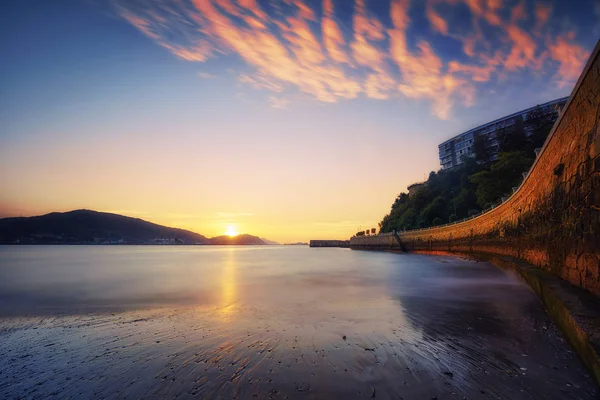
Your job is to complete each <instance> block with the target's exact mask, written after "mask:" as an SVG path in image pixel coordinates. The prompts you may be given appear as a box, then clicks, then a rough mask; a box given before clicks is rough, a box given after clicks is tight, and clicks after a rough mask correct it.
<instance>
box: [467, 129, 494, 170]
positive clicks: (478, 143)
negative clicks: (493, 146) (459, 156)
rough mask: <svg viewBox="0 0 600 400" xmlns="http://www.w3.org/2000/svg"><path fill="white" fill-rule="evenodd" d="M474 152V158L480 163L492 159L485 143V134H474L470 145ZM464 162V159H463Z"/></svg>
mask: <svg viewBox="0 0 600 400" xmlns="http://www.w3.org/2000/svg"><path fill="white" fill-rule="evenodd" d="M471 149H472V150H473V153H474V154H475V160H476V161H477V162H480V163H482V164H489V163H490V162H491V160H492V153H491V151H490V149H489V147H488V145H487V136H486V135H476V136H475V139H473V146H471ZM463 162H464V161H463Z"/></svg>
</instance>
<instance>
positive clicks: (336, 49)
mask: <svg viewBox="0 0 600 400" xmlns="http://www.w3.org/2000/svg"><path fill="white" fill-rule="evenodd" d="M321 26H322V30H323V42H324V44H325V49H327V53H328V54H329V57H331V59H332V60H333V61H335V62H338V63H348V56H347V55H346V52H345V51H344V46H345V44H346V43H345V41H344V37H343V36H342V32H341V31H340V28H339V27H338V24H337V22H336V21H335V19H333V1H332V0H324V1H323V20H322V22H321Z"/></svg>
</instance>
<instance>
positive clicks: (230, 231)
mask: <svg viewBox="0 0 600 400" xmlns="http://www.w3.org/2000/svg"><path fill="white" fill-rule="evenodd" d="M225 234H226V235H227V236H237V235H239V232H238V230H237V226H235V225H227V230H226V231H225Z"/></svg>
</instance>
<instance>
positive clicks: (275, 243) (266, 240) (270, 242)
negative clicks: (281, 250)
mask: <svg viewBox="0 0 600 400" xmlns="http://www.w3.org/2000/svg"><path fill="white" fill-rule="evenodd" d="M260 240H262V241H263V242H265V244H272V245H280V244H281V243H279V242H276V241H274V240H269V239H265V238H260Z"/></svg>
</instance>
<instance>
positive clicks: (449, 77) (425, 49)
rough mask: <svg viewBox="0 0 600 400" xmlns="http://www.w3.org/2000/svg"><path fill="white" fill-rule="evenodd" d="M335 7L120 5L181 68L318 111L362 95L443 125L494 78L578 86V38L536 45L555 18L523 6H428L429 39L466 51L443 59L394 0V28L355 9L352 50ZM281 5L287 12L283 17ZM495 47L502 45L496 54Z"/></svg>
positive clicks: (359, 1)
mask: <svg viewBox="0 0 600 400" xmlns="http://www.w3.org/2000/svg"><path fill="white" fill-rule="evenodd" d="M116 1H118V0H116ZM334 1H335V0H322V8H323V13H322V15H321V16H320V19H319V18H318V17H317V16H318V13H317V9H316V8H313V7H315V4H316V3H315V2H308V1H306V0H286V1H285V3H277V2H276V3H274V4H275V6H276V7H275V6H274V5H273V4H271V7H265V8H264V9H263V8H262V7H261V3H260V2H259V1H257V0H191V3H183V2H182V3H179V2H178V3H173V4H172V5H171V4H169V3H163V2H159V1H155V0H149V1H148V3H147V4H145V6H144V7H143V8H137V9H136V8H135V7H134V6H133V5H132V4H133V3H132V2H127V1H123V2H122V4H121V5H119V6H117V12H118V13H119V14H120V15H121V16H122V17H123V18H124V19H125V20H126V21H127V22H128V23H130V24H131V25H133V26H135V27H136V28H137V29H138V30H139V31H140V32H142V33H143V34H144V35H146V36H147V37H149V38H151V39H152V40H154V41H155V42H156V43H157V44H158V45H160V46H162V47H164V48H165V49H167V50H169V51H170V52H171V53H173V54H174V55H175V56H177V57H179V58H181V59H183V60H187V61H192V62H205V61H207V60H209V59H211V58H214V57H219V56H222V55H235V56H237V57H239V58H240V59H241V60H243V61H244V62H245V64H246V65H247V67H248V70H247V71H244V72H243V73H240V74H239V76H238V81H239V82H240V83H241V84H244V85H251V86H252V87H254V88H256V89H261V90H267V91H270V92H275V93H281V94H283V93H284V92H286V91H287V90H290V89H291V88H296V89H297V90H299V91H300V92H302V93H304V94H306V95H309V96H312V97H314V98H316V99H317V100H319V101H322V102H336V101H339V100H341V99H353V98H356V97H358V96H359V95H361V94H362V95H363V96H366V97H368V98H372V99H388V98H393V97H398V96H405V97H409V98H414V99H420V100H425V101H428V102H430V103H431V107H432V113H433V114H434V115H436V116H437V117H439V118H442V119H445V118H449V117H450V115H451V113H452V109H453V107H455V106H457V105H460V106H469V105H470V104H472V103H473V102H474V98H475V95H476V93H477V88H478V87H479V85H480V84H482V83H485V82H490V81H492V80H493V79H498V77H499V76H507V75H509V74H511V73H516V72H518V71H523V70H535V71H537V72H538V73H544V74H547V75H549V76H552V77H554V79H555V80H557V81H558V82H559V84H561V85H566V84H568V83H569V82H572V81H573V80H574V79H576V77H577V75H578V74H579V72H580V71H581V68H582V66H583V63H584V62H585V58H586V56H587V51H586V50H585V49H583V48H582V47H580V46H579V45H577V44H576V43H575V36H574V34H562V35H559V36H552V35H550V34H546V33H544V35H545V36H542V34H541V29H542V27H544V26H545V25H546V24H547V23H548V21H549V18H550V14H551V11H552V9H551V7H549V6H547V5H544V4H543V3H536V4H535V7H530V8H527V7H526V3H525V2H523V1H521V2H518V3H517V4H516V5H514V6H513V7H512V8H507V7H505V4H504V2H503V1H501V0H427V2H426V4H425V14H426V17H427V19H428V21H429V23H430V24H431V27H432V28H433V30H434V31H436V32H439V33H441V34H443V35H445V36H447V37H449V38H451V39H454V40H457V41H458V42H459V43H461V44H462V48H463V52H464V55H462V58H453V57H452V56H448V55H446V56H445V57H444V58H443V57H441V55H440V54H441V53H438V52H437V51H436V48H434V46H433V45H432V44H431V43H430V42H429V41H428V40H427V38H426V37H424V36H419V37H416V38H413V37H411V38H408V37H407V32H410V30H409V27H410V24H411V20H410V18H409V10H410V7H411V3H410V1H409V0H391V5H390V10H389V11H390V17H391V26H384V23H383V22H382V21H383V20H384V19H381V20H380V19H379V18H377V17H375V15H374V14H373V13H372V12H371V10H370V9H369V8H368V6H369V4H371V3H367V2H365V0H354V12H353V15H352V24H351V28H352V31H351V32H348V33H349V35H348V36H350V34H351V39H348V41H346V39H345V38H344V35H343V34H342V30H341V29H340V24H339V22H338V19H337V18H336V12H335V11H336V10H335V3H334ZM284 6H285V7H286V10H291V11H292V12H291V13H289V12H286V14H285V15H284V14H283V12H282V11H281V10H282V9H283V7H284ZM449 6H450V7H455V6H461V7H465V6H466V7H467V9H468V10H469V11H470V13H471V19H472V26H473V30H472V31H471V32H464V30H463V31H459V32H457V31H456V30H457V28H456V27H457V25H456V24H454V23H450V21H449V20H447V19H446V18H447V17H446V16H445V15H443V14H441V13H440V9H442V7H449ZM528 9H530V10H532V11H533V12H532V14H531V16H529V15H528V14H527V10H528ZM271 10H275V12H274V13H273V15H269V13H270V12H271ZM278 10H279V11H278ZM525 23H528V24H529V26H534V28H531V29H528V26H526V25H525ZM490 31H491V32H493V38H490V37H489V35H490V33H489V32H490ZM484 32H485V34H484ZM486 35H488V36H486ZM542 38H543V40H542ZM492 39H494V40H495V41H496V42H499V43H501V45H500V46H499V47H498V46H497V45H496V46H492V43H493V41H492ZM548 60H552V61H554V63H547V62H546V61H548ZM553 68H554V69H553ZM274 98H275V99H283V98H287V97H282V96H281V95H277V97H274ZM271 103H272V104H283V103H282V102H276V101H275V100H273V101H271ZM286 105H287V104H286Z"/></svg>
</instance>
